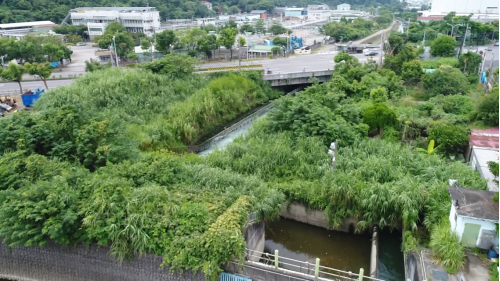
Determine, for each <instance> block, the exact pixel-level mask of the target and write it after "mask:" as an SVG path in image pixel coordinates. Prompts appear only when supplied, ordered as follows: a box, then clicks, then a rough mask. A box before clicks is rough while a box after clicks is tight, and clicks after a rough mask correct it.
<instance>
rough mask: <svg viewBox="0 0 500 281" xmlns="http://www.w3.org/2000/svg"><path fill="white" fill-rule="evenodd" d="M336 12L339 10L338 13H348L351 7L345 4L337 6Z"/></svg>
mask: <svg viewBox="0 0 500 281" xmlns="http://www.w3.org/2000/svg"><path fill="white" fill-rule="evenodd" d="M337 10H339V11H349V10H351V5H349V4H345V3H344V4H340V5H337Z"/></svg>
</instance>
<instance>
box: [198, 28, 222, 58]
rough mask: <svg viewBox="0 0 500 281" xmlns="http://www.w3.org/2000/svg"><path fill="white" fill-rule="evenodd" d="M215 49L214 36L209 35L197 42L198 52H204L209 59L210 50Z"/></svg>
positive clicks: (215, 41) (215, 39) (215, 37)
mask: <svg viewBox="0 0 500 281" xmlns="http://www.w3.org/2000/svg"><path fill="white" fill-rule="evenodd" d="M217 48H218V47H217V36H215V35H214V34H209V35H207V36H205V37H204V38H203V39H202V40H200V41H199V42H198V51H200V52H204V53H205V55H206V56H207V57H209V58H211V57H212V50H215V49H217Z"/></svg>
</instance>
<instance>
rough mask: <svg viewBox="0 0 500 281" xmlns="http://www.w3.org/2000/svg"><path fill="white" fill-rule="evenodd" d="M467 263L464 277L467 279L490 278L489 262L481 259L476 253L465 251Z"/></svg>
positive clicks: (478, 280)
mask: <svg viewBox="0 0 500 281" xmlns="http://www.w3.org/2000/svg"><path fill="white" fill-rule="evenodd" d="M466 256H467V264H466V265H465V278H466V279H467V280H468V281H469V280H470V281H472V280H477V281H487V280H490V277H491V276H490V269H489V264H488V263H487V262H485V261H482V260H481V259H480V258H479V257H478V256H476V254H474V253H471V252H469V251H467V252H466Z"/></svg>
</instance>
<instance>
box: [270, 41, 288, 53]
mask: <svg viewBox="0 0 500 281" xmlns="http://www.w3.org/2000/svg"><path fill="white" fill-rule="evenodd" d="M272 42H273V45H275V46H280V47H281V49H282V50H283V55H285V51H286V45H287V42H288V41H287V40H286V39H285V38H281V37H274V39H273V41H272Z"/></svg>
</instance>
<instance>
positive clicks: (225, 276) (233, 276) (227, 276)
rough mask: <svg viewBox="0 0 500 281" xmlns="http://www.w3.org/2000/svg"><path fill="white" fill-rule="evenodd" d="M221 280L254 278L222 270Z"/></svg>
mask: <svg viewBox="0 0 500 281" xmlns="http://www.w3.org/2000/svg"><path fill="white" fill-rule="evenodd" d="M220 281H252V279H249V278H246V277H243V276H239V275H236V274H230V273H226V272H222V273H221V275H220Z"/></svg>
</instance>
